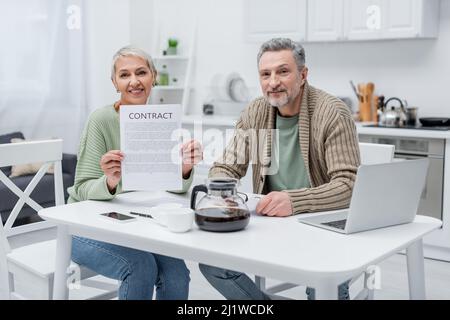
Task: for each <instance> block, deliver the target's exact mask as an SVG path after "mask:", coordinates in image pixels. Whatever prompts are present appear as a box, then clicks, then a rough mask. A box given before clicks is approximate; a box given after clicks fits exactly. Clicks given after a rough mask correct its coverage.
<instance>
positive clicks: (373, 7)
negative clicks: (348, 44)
mask: <svg viewBox="0 0 450 320" xmlns="http://www.w3.org/2000/svg"><path fill="white" fill-rule="evenodd" d="M382 5H383V0H346V1H345V4H344V12H345V14H344V33H345V37H346V38H345V39H346V40H376V39H380V38H382V30H381V18H382V17H383V15H382V12H381V8H382Z"/></svg>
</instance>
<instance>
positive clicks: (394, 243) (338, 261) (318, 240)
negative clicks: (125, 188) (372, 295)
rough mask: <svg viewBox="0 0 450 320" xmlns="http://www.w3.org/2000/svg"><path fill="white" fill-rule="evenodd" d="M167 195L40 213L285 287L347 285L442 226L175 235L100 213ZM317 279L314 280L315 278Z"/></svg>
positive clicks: (276, 221)
mask: <svg viewBox="0 0 450 320" xmlns="http://www.w3.org/2000/svg"><path fill="white" fill-rule="evenodd" d="M161 197H163V198H165V201H167V200H168V199H167V198H168V197H178V198H179V199H184V201H186V205H187V204H188V199H187V198H186V197H182V196H181V197H180V196H174V195H171V194H168V193H164V192H159V193H144V192H133V193H127V194H122V195H120V196H118V197H117V198H116V199H114V200H113V201H83V202H79V203H74V204H69V205H65V206H61V207H52V208H48V209H43V210H41V211H39V215H40V216H41V217H42V218H44V219H46V220H49V221H52V222H54V223H56V224H63V225H67V226H68V227H69V232H70V233H72V234H78V235H81V236H85V237H90V238H93V239H97V240H103V241H109V242H111V243H116V244H121V245H125V246H127V245H129V246H132V247H134V248H137V249H141V250H148V251H151V252H155V253H160V254H165V255H169V256H175V257H179V258H182V259H186V260H193V261H198V262H202V263H206V264H210V265H215V266H220V267H225V268H229V269H234V270H238V271H242V272H249V273H252V274H258V275H260V276H265V277H271V278H275V279H279V280H283V281H290V282H294V283H305V281H308V284H314V283H316V279H321V280H323V279H324V278H329V277H330V278H331V277H333V279H335V281H341V280H342V281H344V280H346V279H348V278H349V277H350V276H352V275H355V274H358V273H359V272H361V271H363V270H364V269H365V268H366V267H368V266H370V265H372V264H374V263H377V262H379V261H381V260H383V259H384V258H386V257H388V256H389V255H391V254H393V253H395V252H397V251H399V250H401V249H404V248H405V247H407V246H408V245H409V244H411V243H413V242H414V241H416V240H417V239H420V238H422V237H423V236H424V235H425V234H427V233H429V232H431V231H433V230H434V229H437V228H439V226H440V225H441V221H439V220H437V219H434V218H430V217H425V216H417V217H416V219H415V221H414V222H413V223H410V224H404V225H399V226H394V227H389V228H383V229H378V230H372V231H367V232H362V233H356V234H352V235H344V234H339V233H335V232H332V231H328V230H324V229H320V228H316V227H313V226H308V225H305V224H302V223H299V222H298V216H293V217H288V218H273V217H262V216H256V215H252V216H251V219H250V223H249V225H248V227H247V228H246V229H245V230H242V231H238V232H231V233H214V232H206V231H202V230H200V229H198V228H197V227H196V226H195V227H194V228H193V229H192V230H191V231H189V232H187V233H172V232H170V231H169V230H167V228H165V227H163V226H161V225H159V224H158V223H156V222H155V221H153V220H152V219H148V218H138V220H137V221H134V222H127V223H118V222H115V221H108V220H107V219H105V218H103V217H100V216H99V214H100V213H102V212H107V211H121V210H123V211H125V212H126V211H129V210H130V209H131V208H133V209H135V208H138V207H148V206H149V205H150V206H153V205H155V204H156V203H155V201H157V200H155V199H158V198H161ZM317 281H319V280H317Z"/></svg>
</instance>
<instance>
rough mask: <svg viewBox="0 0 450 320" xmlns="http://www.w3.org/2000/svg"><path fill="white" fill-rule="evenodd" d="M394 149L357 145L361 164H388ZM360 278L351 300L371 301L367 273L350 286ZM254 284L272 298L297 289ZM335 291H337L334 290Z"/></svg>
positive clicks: (260, 279)
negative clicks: (358, 287) (359, 289)
mask: <svg viewBox="0 0 450 320" xmlns="http://www.w3.org/2000/svg"><path fill="white" fill-rule="evenodd" d="M394 149H395V146H393V145H390V144H377V143H364V142H360V143H359V152H360V157H361V164H366V165H370V164H378V163H388V162H392V160H393V159H394ZM361 276H364V288H363V289H362V290H361V291H360V292H359V293H358V294H357V295H356V296H355V298H353V299H354V300H362V299H367V300H372V299H373V295H374V292H373V289H369V288H367V286H366V284H367V278H368V277H369V276H370V275H369V274H368V273H366V272H364V273H362V274H361V275H359V276H357V277H355V278H353V279H352V280H351V281H350V286H351V285H352V284H353V283H355V282H356V281H358V280H359V279H360V277H361ZM255 284H256V286H257V287H258V288H259V289H261V290H263V291H264V292H265V293H267V294H268V295H270V296H271V297H274V298H283V297H280V296H276V294H277V293H279V292H282V291H286V290H289V289H292V288H294V287H297V286H298V285H297V284H293V283H287V282H284V283H279V284H277V285H274V286H272V287H268V288H266V279H265V278H264V277H260V276H255ZM336 290H337V289H336Z"/></svg>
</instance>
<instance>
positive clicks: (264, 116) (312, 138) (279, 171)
mask: <svg viewBox="0 0 450 320" xmlns="http://www.w3.org/2000/svg"><path fill="white" fill-rule="evenodd" d="M257 60H258V71H259V79H260V84H261V89H262V92H263V94H264V97H262V98H258V99H256V100H254V101H253V102H252V103H251V104H250V105H249V106H248V107H247V108H246V109H245V111H244V112H243V113H242V114H241V117H240V119H239V121H238V122H237V124H236V130H235V134H234V137H233V138H232V139H231V142H230V144H229V145H228V146H227V148H226V150H225V151H224V154H223V158H222V159H220V160H219V161H217V162H215V163H214V165H213V167H212V168H211V170H210V176H212V177H217V176H227V177H233V178H237V179H240V178H242V177H243V176H245V174H246V171H247V168H248V166H249V160H250V159H255V158H256V161H254V160H253V161H252V168H253V189H254V192H255V193H260V194H265V196H264V197H263V198H262V199H261V201H260V202H259V203H258V206H257V208H256V211H257V213H259V214H261V215H266V216H277V217H286V216H291V215H293V214H299V213H304V212H315V211H324V210H332V209H340V208H345V207H348V205H349V202H350V198H351V194H352V189H353V184H354V181H355V178H356V172H357V168H358V166H359V164H360V156H359V148H358V139H357V135H356V128H355V124H354V122H353V119H352V115H351V113H350V111H349V109H348V107H347V106H346V105H345V104H344V103H343V102H342V101H341V100H339V99H337V98H335V97H333V96H331V95H330V94H328V93H326V92H324V91H322V90H319V89H316V88H314V87H312V86H310V85H309V84H308V82H307V76H308V68H307V67H306V66H305V51H304V49H303V47H302V46H301V45H300V44H299V43H296V42H294V41H292V40H290V39H272V40H270V41H268V42H266V43H264V44H263V45H262V46H261V49H260V52H259V54H258V59H257ZM270 129H273V130H270ZM249 131H251V132H255V131H257V132H263V134H259V133H258V134H248V132H249ZM255 153H257V155H256V156H255ZM242 159H246V160H245V161H242ZM268 241H270V239H268ZM243 245H245V244H243ZM286 245H292V244H289V243H287V244H286ZM280 249H281V250H282V248H280ZM268 254H270V253H268ZM200 270H201V272H202V273H203V275H204V276H205V277H206V279H207V280H208V281H209V282H210V283H211V284H212V285H213V286H214V287H215V288H216V289H217V290H218V291H219V292H220V293H221V294H223V295H224V296H225V297H226V298H227V299H267V298H268V296H267V295H266V294H264V293H263V292H262V291H261V290H259V289H258V288H257V287H256V285H255V284H254V282H253V281H252V280H251V279H250V278H249V277H248V276H247V275H245V274H243V273H239V272H235V271H231V270H225V269H221V268H216V267H211V266H207V265H200ZM307 294H308V298H309V299H314V289H311V288H308V289H307ZM339 297H340V298H341V299H348V297H349V294H348V283H344V284H343V285H341V286H340V287H339Z"/></svg>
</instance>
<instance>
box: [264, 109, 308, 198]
mask: <svg viewBox="0 0 450 320" xmlns="http://www.w3.org/2000/svg"><path fill="white" fill-rule="evenodd" d="M275 129H277V130H276V132H277V133H276V135H275V136H274V139H273V142H272V162H271V166H272V167H273V166H275V168H277V170H275V172H276V173H275V174H274V175H269V176H267V180H266V181H267V190H268V191H269V192H270V191H281V190H295V189H302V188H309V187H310V186H311V184H310V181H309V177H308V173H307V171H306V167H305V162H304V161H303V157H302V153H301V151H300V143H299V137H298V115H296V116H293V117H282V116H281V115H279V114H277V121H276V127H275ZM277 136H278V138H277ZM277 155H278V156H277Z"/></svg>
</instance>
